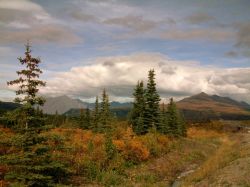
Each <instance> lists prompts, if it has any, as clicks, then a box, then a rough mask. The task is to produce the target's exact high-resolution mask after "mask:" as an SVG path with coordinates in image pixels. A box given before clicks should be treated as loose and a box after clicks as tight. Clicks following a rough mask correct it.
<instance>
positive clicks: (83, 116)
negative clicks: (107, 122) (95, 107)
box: [80, 108, 92, 129]
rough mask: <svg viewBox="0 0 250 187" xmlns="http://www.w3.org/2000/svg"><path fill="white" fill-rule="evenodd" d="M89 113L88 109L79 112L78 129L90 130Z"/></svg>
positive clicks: (90, 120)
mask: <svg viewBox="0 0 250 187" xmlns="http://www.w3.org/2000/svg"><path fill="white" fill-rule="evenodd" d="M91 123H92V119H91V113H90V110H89V108H87V109H86V110H85V111H84V110H83V109H81V111H80V127H81V128H82V129H91Z"/></svg>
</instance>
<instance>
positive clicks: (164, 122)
mask: <svg viewBox="0 0 250 187" xmlns="http://www.w3.org/2000/svg"><path fill="white" fill-rule="evenodd" d="M158 131H159V132H160V133H162V134H167V133H168V131H169V127H168V112H167V110H166V106H165V103H162V108H161V123H160V125H159V127H158Z"/></svg>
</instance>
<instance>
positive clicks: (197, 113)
mask: <svg viewBox="0 0 250 187" xmlns="http://www.w3.org/2000/svg"><path fill="white" fill-rule="evenodd" d="M177 107H178V108H179V109H180V110H182V111H183V114H184V116H185V118H186V119H188V120H191V121H195V120H198V121H199V120H201V121H203V120H204V121H206V120H210V119H220V118H222V119H250V112H249V110H250V105H249V104H247V103H245V102H238V101H236V100H233V99H231V98H229V97H221V96H218V95H208V94H206V93H204V92H202V93H200V94H197V95H194V96H191V97H188V98H185V99H183V100H181V101H179V102H177Z"/></svg>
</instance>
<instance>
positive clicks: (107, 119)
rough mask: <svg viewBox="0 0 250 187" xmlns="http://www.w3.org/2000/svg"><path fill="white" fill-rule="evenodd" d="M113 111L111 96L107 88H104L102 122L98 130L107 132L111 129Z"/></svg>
mask: <svg viewBox="0 0 250 187" xmlns="http://www.w3.org/2000/svg"><path fill="white" fill-rule="evenodd" d="M110 123H111V113H110V105H109V98H108V94H107V93H106V90H105V89H104V90H103V92H102V102H101V111H100V123H99V127H98V131H100V132H106V131H109V130H110V129H111V124H110Z"/></svg>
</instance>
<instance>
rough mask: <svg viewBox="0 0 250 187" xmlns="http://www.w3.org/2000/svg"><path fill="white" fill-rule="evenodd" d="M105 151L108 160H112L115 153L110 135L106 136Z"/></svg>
mask: <svg viewBox="0 0 250 187" xmlns="http://www.w3.org/2000/svg"><path fill="white" fill-rule="evenodd" d="M105 151H106V153H107V158H108V160H112V159H113V158H114V156H115V154H116V153H117V150H116V147H115V145H114V144H113V142H112V135H111V134H109V133H107V134H106V141H105Z"/></svg>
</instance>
